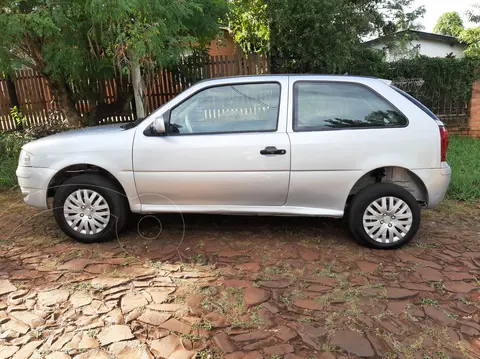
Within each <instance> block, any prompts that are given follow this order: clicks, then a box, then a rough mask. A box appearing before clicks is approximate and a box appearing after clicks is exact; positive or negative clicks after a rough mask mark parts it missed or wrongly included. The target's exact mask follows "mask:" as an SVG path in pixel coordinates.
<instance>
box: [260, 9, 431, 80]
mask: <svg viewBox="0 0 480 359" xmlns="http://www.w3.org/2000/svg"><path fill="white" fill-rule="evenodd" d="M412 3H413V1H412V0H367V1H354V0H311V1H294V0H271V2H270V7H271V8H270V10H269V12H270V19H271V23H270V31H271V34H270V37H271V54H272V61H273V62H272V66H273V68H274V70H275V72H300V73H311V72H315V73H344V72H347V71H348V69H349V67H350V66H351V65H352V64H353V63H354V62H357V63H359V62H363V61H364V60H365V61H366V62H367V63H370V62H371V61H372V60H374V61H376V62H378V61H381V58H380V57H379V56H378V55H375V54H374V52H375V50H371V49H366V48H365V46H364V44H362V42H363V39H364V38H365V37H366V36H368V35H376V36H387V37H393V34H394V33H395V32H396V31H397V30H400V29H404V28H407V27H409V26H410V25H414V22H415V19H417V18H418V16H421V15H422V14H423V13H424V9H423V8H422V7H420V8H418V9H414V10H413V11H410V12H407V11H406V10H405V9H406V8H407V7H409V6H410V5H411V4H412ZM358 67H359V68H361V67H365V66H362V65H360V66H358Z"/></svg>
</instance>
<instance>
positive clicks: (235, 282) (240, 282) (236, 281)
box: [222, 278, 252, 288]
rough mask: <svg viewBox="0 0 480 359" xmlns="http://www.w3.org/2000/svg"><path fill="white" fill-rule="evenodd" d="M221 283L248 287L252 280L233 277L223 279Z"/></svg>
mask: <svg viewBox="0 0 480 359" xmlns="http://www.w3.org/2000/svg"><path fill="white" fill-rule="evenodd" d="M222 285H224V286H225V287H232V288H248V287H251V286H252V282H251V281H249V280H244V279H236V278H233V279H225V280H223V281H222Z"/></svg>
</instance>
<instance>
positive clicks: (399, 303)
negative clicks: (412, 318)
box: [387, 300, 409, 315]
mask: <svg viewBox="0 0 480 359" xmlns="http://www.w3.org/2000/svg"><path fill="white" fill-rule="evenodd" d="M408 303H409V301H407V300H396V301H392V302H389V303H388V304H387V308H388V310H390V311H391V312H392V313H393V314H394V315H400V314H401V313H403V311H404V310H405V308H406V307H407V304H408Z"/></svg>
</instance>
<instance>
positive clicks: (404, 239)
mask: <svg viewBox="0 0 480 359" xmlns="http://www.w3.org/2000/svg"><path fill="white" fill-rule="evenodd" d="M420 217H421V211H420V205H419V204H418V202H417V201H416V199H415V197H413V196H412V194H411V193H410V192H408V191H407V190H405V189H404V188H402V187H400V186H397V185H394V184H391V183H376V184H373V185H371V186H368V187H366V188H364V189H363V190H362V191H360V192H359V193H358V194H356V195H355V196H354V197H353V200H352V203H351V207H350V212H349V218H348V222H349V227H350V231H351V232H352V234H353V235H354V237H355V238H356V239H357V240H358V241H359V242H360V243H362V244H364V245H367V246H369V247H373V248H378V249H393V248H398V247H401V246H403V245H405V244H407V243H408V242H410V241H411V240H412V239H413V237H414V236H415V234H416V233H417V231H418V229H419V227H420Z"/></svg>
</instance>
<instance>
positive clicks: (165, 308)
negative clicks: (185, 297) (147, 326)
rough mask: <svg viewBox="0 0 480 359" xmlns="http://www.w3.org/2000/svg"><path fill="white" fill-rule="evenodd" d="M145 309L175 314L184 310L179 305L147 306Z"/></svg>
mask: <svg viewBox="0 0 480 359" xmlns="http://www.w3.org/2000/svg"><path fill="white" fill-rule="evenodd" d="M147 308H148V309H152V310H157V311H160V312H176V311H179V310H182V309H185V306H183V305H181V304H149V305H147Z"/></svg>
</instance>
